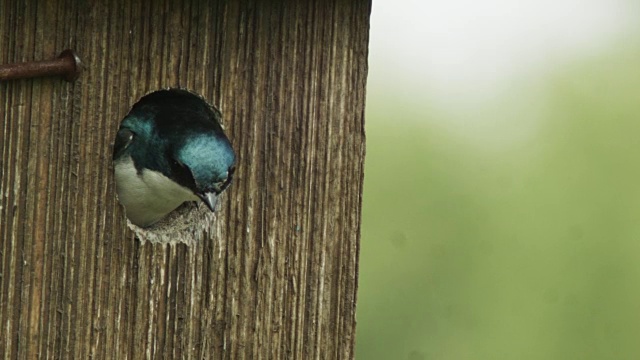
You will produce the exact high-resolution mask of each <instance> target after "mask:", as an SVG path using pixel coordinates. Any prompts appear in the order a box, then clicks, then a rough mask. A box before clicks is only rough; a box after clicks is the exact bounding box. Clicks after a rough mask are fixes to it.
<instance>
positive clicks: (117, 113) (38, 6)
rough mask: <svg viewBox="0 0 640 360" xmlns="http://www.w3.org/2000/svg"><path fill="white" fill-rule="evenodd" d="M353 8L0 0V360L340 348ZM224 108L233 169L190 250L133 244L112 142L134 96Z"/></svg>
mask: <svg viewBox="0 0 640 360" xmlns="http://www.w3.org/2000/svg"><path fill="white" fill-rule="evenodd" d="M370 8H371V4H370V1H369V0H350V1H348V0H330V1H324V0H323V1H318V0H316V1H296V0H286V1H257V0H256V1H200V0H185V1H170V0H165V1H128V0H114V1H86V2H79V1H70V0H52V1H35V0H28V1H24V0H3V1H0V34H2V35H1V36H0V63H14V62H19V61H28V60H40V59H48V58H51V57H52V56H55V55H57V54H58V53H59V52H60V51H61V50H63V49H66V48H72V49H74V50H75V51H76V52H77V53H78V55H79V56H80V58H81V59H82V61H83V63H84V64H85V66H86V69H85V71H84V72H83V74H82V75H81V77H80V78H79V79H78V80H77V81H76V82H75V83H73V84H69V83H67V82H64V81H62V80H61V79H58V78H42V79H29V80H14V81H11V82H5V83H0V129H1V130H2V134H1V136H0V151H1V156H0V161H1V163H0V237H1V241H0V355H2V358H4V359H16V358H17V359H27V358H43V359H44V358H69V359H71V358H77V359H80V358H84V359H86V358H93V359H105V358H113V359H138V358H148V359H158V358H167V359H181V358H194V359H195V358H197V359H201V358H214V359H351V358H353V357H354V338H355V305H356V290H357V283H358V282H357V275H358V249H359V237H360V235H359V232H360V209H361V196H362V180H363V160H364V145H365V144H364V128H363V124H364V119H363V113H364V97H365V81H366V74H367V43H368V32H369V13H370ZM166 87H184V88H188V89H191V90H194V91H196V92H198V93H201V94H203V95H204V97H205V98H207V99H208V100H210V101H211V102H213V103H214V104H216V105H218V106H219V107H220V108H221V110H222V113H223V117H224V123H225V126H226V128H227V134H228V135H229V137H230V138H231V141H232V143H233V145H234V148H235V149H236V151H237V153H238V158H239V166H238V170H237V173H236V174H237V175H236V177H235V180H234V183H233V185H232V186H231V188H230V189H229V190H228V192H227V193H226V196H225V197H224V198H223V199H222V210H221V212H220V214H219V215H218V217H217V219H216V221H215V222H213V223H211V224H210V225H208V227H207V228H206V229H205V232H204V239H203V240H202V241H199V242H198V243H196V244H193V245H186V244H177V245H166V244H151V243H144V244H142V243H141V242H140V241H138V240H136V239H135V238H134V235H133V233H132V232H131V231H130V230H129V229H128V228H127V224H126V221H125V218H124V214H123V210H122V208H121V207H120V206H119V204H118V203H117V201H116V199H115V195H114V194H115V191H114V183H113V176H112V164H111V144H112V143H113V139H114V136H115V132H116V130H117V128H118V125H119V122H120V120H121V119H122V118H123V117H124V115H125V114H126V113H127V111H128V110H129V108H130V107H131V106H132V105H133V103H134V102H135V101H136V100H137V99H138V98H140V97H141V96H142V95H144V94H145V93H147V92H149V91H152V90H156V89H159V88H166Z"/></svg>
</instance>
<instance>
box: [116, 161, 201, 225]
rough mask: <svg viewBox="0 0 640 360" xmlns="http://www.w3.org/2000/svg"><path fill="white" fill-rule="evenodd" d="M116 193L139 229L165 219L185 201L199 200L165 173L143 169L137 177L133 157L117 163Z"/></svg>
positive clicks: (130, 218)
mask: <svg viewBox="0 0 640 360" xmlns="http://www.w3.org/2000/svg"><path fill="white" fill-rule="evenodd" d="M115 175H116V191H117V192H118V199H119V200H120V202H121V203H122V205H124V207H125V210H126V212H127V217H128V218H129V220H131V222H132V223H134V224H136V225H138V226H142V227H144V226H149V225H152V224H153V223H155V222H157V221H158V220H160V219H162V218H163V217H165V216H166V215H167V214H169V213H170V212H171V211H173V210H175V209H176V208H177V207H178V206H180V205H181V204H182V203H183V202H185V201H197V200H198V197H197V196H196V195H195V194H194V193H193V192H192V191H191V190H189V189H188V188H186V187H184V186H181V185H179V184H177V183H175V182H174V181H172V180H171V179H169V178H168V177H166V176H164V175H163V174H161V173H159V172H156V171H152V170H147V169H145V170H143V171H142V174H138V173H137V171H136V168H135V166H134V165H133V160H132V159H131V157H130V156H127V157H126V158H121V159H118V160H117V161H116V163H115Z"/></svg>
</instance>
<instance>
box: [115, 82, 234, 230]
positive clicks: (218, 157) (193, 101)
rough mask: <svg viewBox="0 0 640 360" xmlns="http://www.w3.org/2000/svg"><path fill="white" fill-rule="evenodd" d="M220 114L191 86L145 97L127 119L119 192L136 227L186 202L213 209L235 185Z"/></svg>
mask: <svg viewBox="0 0 640 360" xmlns="http://www.w3.org/2000/svg"><path fill="white" fill-rule="evenodd" d="M220 118H221V114H220V112H219V111H218V110H217V109H215V108H213V107H212V106H209V104H207V103H206V102H205V101H204V100H203V99H202V98H201V97H199V96H198V95H195V94H193V93H191V92H189V91H186V90H179V89H169V90H159V91H156V92H153V93H150V94H148V95H146V96H144V97H143V98H142V99H140V100H139V101H138V102H137V103H136V104H135V105H134V106H133V108H132V109H131V111H130V112H129V114H127V116H126V117H125V118H124V119H123V120H122V123H121V124H120V129H119V130H118V134H117V136H116V141H115V144H114V149H113V161H114V165H115V179H116V191H117V192H118V198H119V200H120V202H121V203H122V205H124V207H125V210H126V213H127V217H128V218H129V220H130V221H131V222H132V223H134V224H135V225H138V226H141V227H147V226H150V225H153V224H154V223H156V222H157V221H159V220H160V219H162V218H164V217H165V216H166V215H167V214H169V213H170V212H172V211H173V210H175V209H176V208H177V207H178V206H180V205H181V204H182V203H184V202H185V201H198V200H202V202H204V203H205V204H206V205H207V206H208V207H209V209H211V211H215V210H214V209H215V206H216V201H217V199H218V196H219V195H220V193H222V192H223V191H224V190H225V189H226V188H227V187H228V186H229V184H230V183H231V179H232V177H233V172H234V170H235V162H236V157H235V153H234V152H233V148H232V147H231V143H230V142H229V139H228V138H227V136H226V135H225V134H224V131H223V129H222V126H221V125H220Z"/></svg>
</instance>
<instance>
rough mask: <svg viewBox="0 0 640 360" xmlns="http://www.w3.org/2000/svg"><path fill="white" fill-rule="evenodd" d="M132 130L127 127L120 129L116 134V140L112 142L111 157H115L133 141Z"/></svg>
mask: <svg viewBox="0 0 640 360" xmlns="http://www.w3.org/2000/svg"><path fill="white" fill-rule="evenodd" d="M133 136H134V134H133V132H132V131H131V130H129V129H120V130H118V134H117V135H116V142H115V144H113V159H114V160H115V159H117V158H119V157H120V155H122V153H123V152H124V151H125V150H127V148H128V147H129V145H130V144H131V142H132V141H133Z"/></svg>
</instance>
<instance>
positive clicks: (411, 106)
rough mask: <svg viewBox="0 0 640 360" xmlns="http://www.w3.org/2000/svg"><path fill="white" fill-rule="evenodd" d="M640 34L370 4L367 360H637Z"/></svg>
mask: <svg viewBox="0 0 640 360" xmlns="http://www.w3.org/2000/svg"><path fill="white" fill-rule="evenodd" d="M442 3H445V2H442ZM515 3H517V4H515ZM639 30H640V4H637V2H635V1H625V0H620V1H615V0H614V1H608V0H601V1H598V0H588V1H587V0H584V1H579V0H559V1H548V0H539V1H533V0H521V1H518V2H510V1H506V0H487V1H482V2H474V1H471V0H457V1H451V2H446V4H440V3H437V2H424V1H409V0H401V1H390V0H381V1H374V4H373V13H372V29H371V48H370V55H369V62H370V69H369V80H368V97H367V114H366V116H367V160H366V172H365V193H364V212H363V229H362V245H361V246H362V247H361V261H360V266H361V268H360V287H359V295H358V336H357V352H356V355H357V358H358V359H367V360H368V359H409V360H423V359H637V358H639V357H640V342H639V341H638V336H639V335H640V281H639V279H640V226H638V223H639V222H638V219H640V161H639V160H638V158H639V157H640V121H639V120H640V41H639V40H640V31H639Z"/></svg>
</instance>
